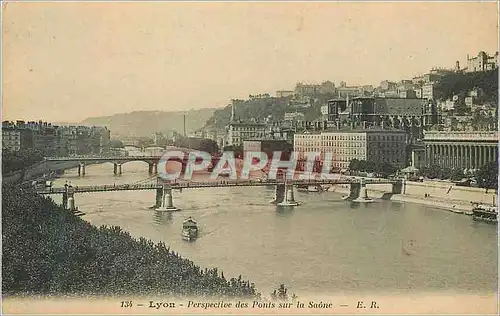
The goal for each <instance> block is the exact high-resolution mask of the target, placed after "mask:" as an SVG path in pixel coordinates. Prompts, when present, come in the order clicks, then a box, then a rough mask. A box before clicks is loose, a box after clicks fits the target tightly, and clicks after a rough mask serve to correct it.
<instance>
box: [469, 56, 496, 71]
mask: <svg viewBox="0 0 500 316" xmlns="http://www.w3.org/2000/svg"><path fill="white" fill-rule="evenodd" d="M497 68H498V52H496V53H495V54H494V55H492V56H490V55H488V54H486V53H485V52H482V51H481V52H479V54H477V56H476V57H472V58H469V55H467V69H465V71H466V72H477V71H488V70H493V69H497Z"/></svg>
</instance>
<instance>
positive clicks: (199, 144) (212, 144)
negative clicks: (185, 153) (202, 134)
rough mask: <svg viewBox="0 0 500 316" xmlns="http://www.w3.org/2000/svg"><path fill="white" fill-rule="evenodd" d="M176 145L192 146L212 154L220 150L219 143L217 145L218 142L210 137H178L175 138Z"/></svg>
mask: <svg viewBox="0 0 500 316" xmlns="http://www.w3.org/2000/svg"><path fill="white" fill-rule="evenodd" d="M174 146H177V147H183V148H191V149H195V150H199V151H204V152H207V153H210V154H215V153H217V152H218V151H219V145H217V142H216V141H214V140H212V139H208V138H198V137H177V138H176V139H175V142H174Z"/></svg>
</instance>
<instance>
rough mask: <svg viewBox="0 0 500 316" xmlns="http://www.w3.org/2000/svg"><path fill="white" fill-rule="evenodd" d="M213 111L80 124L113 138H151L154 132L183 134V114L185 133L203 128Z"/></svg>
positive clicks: (146, 113) (153, 113) (96, 119)
mask: <svg viewBox="0 0 500 316" xmlns="http://www.w3.org/2000/svg"><path fill="white" fill-rule="evenodd" d="M214 111H215V109H199V110H190V111H187V112H180V111H179V112H163V111H137V112H131V113H121V114H115V115H112V116H102V117H90V118H87V119H85V120H83V121H82V122H80V124H82V125H87V126H90V125H101V126H106V127H108V128H109V129H110V130H111V136H112V137H113V138H126V137H133V136H136V137H151V136H152V135H153V134H154V133H155V132H162V133H167V132H169V131H176V132H178V133H183V128H184V127H183V117H182V116H183V114H186V132H187V133H190V132H194V131H196V130H199V129H200V128H201V127H203V125H204V123H205V122H206V121H207V120H208V119H209V118H210V117H211V116H212V114H213V113H214Z"/></svg>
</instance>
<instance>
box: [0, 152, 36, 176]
mask: <svg viewBox="0 0 500 316" xmlns="http://www.w3.org/2000/svg"><path fill="white" fill-rule="evenodd" d="M43 158H44V156H43V152H41V151H39V150H36V149H21V150H18V151H11V150H8V149H2V174H4V175H6V174H9V173H11V172H14V171H18V170H23V169H24V168H27V167H30V166H32V165H33V164H35V163H37V162H40V161H43Z"/></svg>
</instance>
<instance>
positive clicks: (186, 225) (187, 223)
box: [182, 217, 198, 241]
mask: <svg viewBox="0 0 500 316" xmlns="http://www.w3.org/2000/svg"><path fill="white" fill-rule="evenodd" d="M197 237H198V223H197V222H196V221H195V220H194V219H193V218H192V217H189V218H187V219H186V220H184V222H182V239H184V240H187V241H191V240H194V239H196V238H197Z"/></svg>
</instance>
